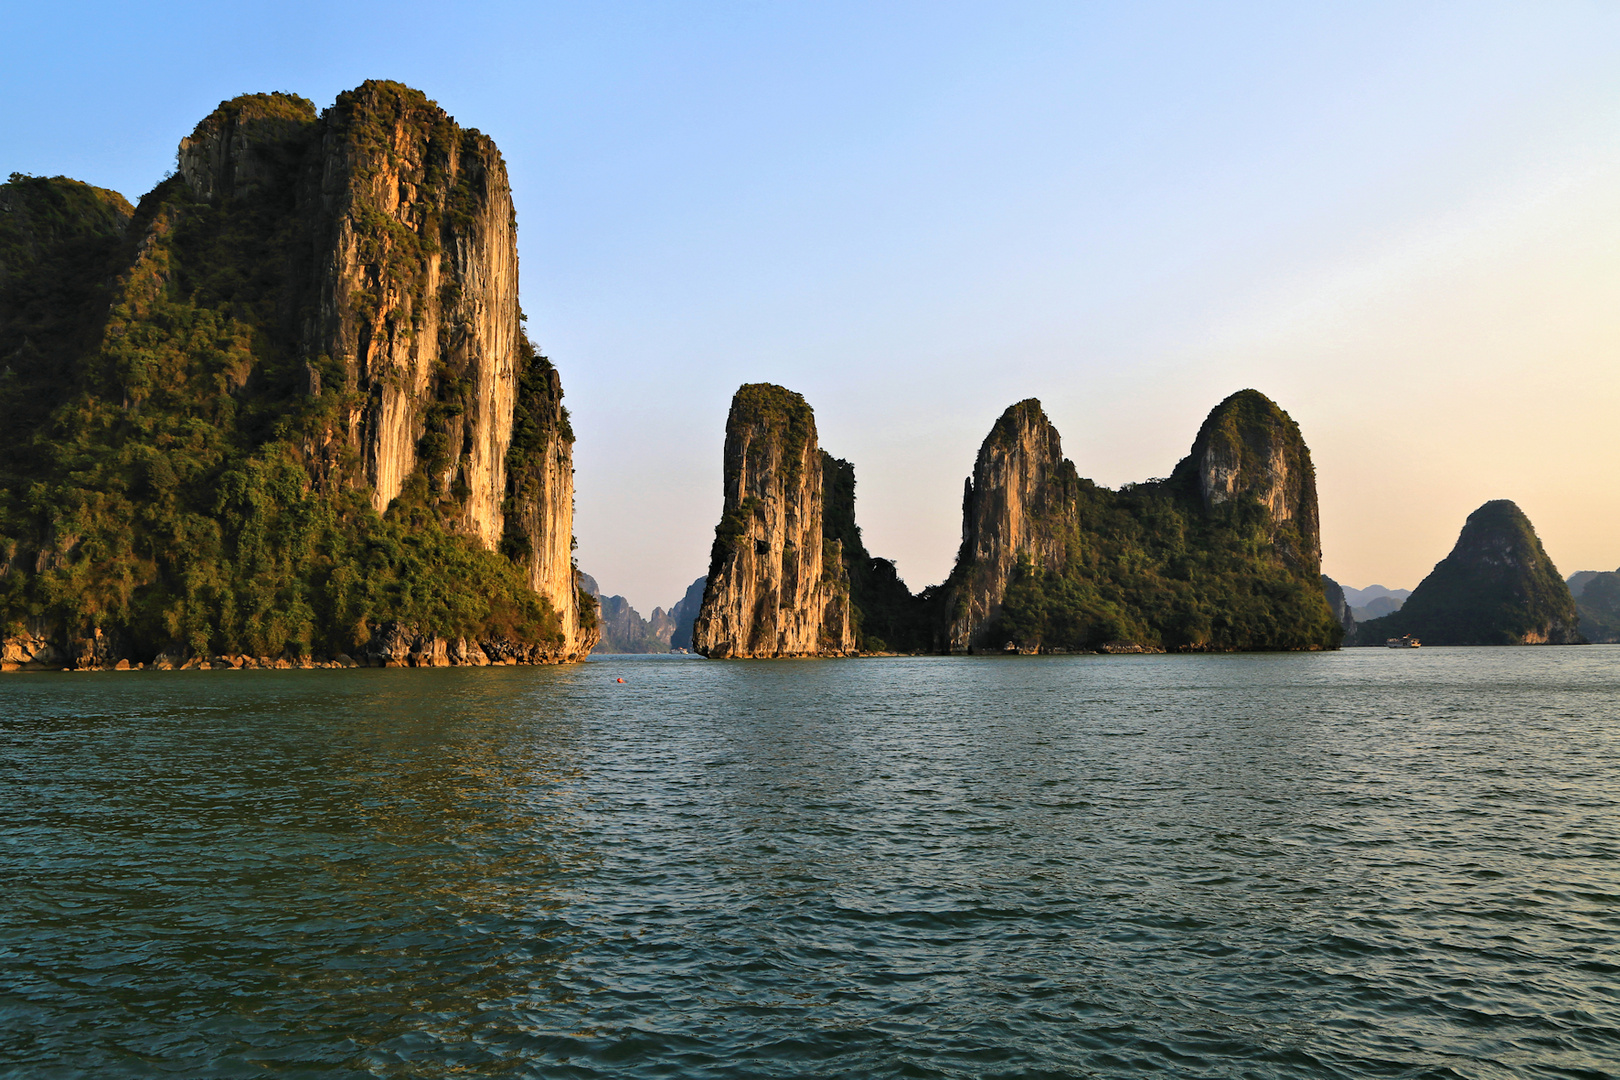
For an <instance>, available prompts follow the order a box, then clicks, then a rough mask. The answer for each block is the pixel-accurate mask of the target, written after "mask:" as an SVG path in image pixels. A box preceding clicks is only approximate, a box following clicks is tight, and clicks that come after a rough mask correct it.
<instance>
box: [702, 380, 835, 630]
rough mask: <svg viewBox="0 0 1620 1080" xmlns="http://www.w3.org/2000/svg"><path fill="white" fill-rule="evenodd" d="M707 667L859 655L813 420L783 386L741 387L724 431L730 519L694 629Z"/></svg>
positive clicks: (718, 539) (718, 536)
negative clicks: (829, 525)
mask: <svg viewBox="0 0 1620 1080" xmlns="http://www.w3.org/2000/svg"><path fill="white" fill-rule="evenodd" d="M692 644H693V648H694V650H695V651H697V652H700V653H702V654H703V655H704V656H709V657H716V658H719V657H770V656H841V655H848V654H850V653H853V652H854V651H855V627H854V623H853V619H852V615H851V611H850V603H849V580H848V576H847V573H846V571H845V569H844V565H843V557H842V550H841V545H840V544H839V543H838V542H837V541H826V540H824V537H823V535H822V465H821V451H820V448H819V447H818V446H817V445H816V423H815V416H814V415H813V414H812V412H811V411H810V406H809V405H808V404H806V403H805V400H804V398H802V397H800V396H799V395H798V394H795V393H793V392H791V391H789V390H785V389H783V388H782V387H779V386H771V385H769V384H765V383H755V384H749V385H746V386H743V387H742V388H741V389H740V390H738V391H737V394H736V396H735V397H733V398H732V401H731V414H730V416H729V417H728V419H727V421H726V449H725V511H724V514H723V515H722V517H721V520H720V524H719V526H718V527H717V528H716V529H715V541H714V549H713V552H712V554H711V557H710V563H709V576H708V580H707V583H706V585H705V587H704V592H703V604H702V607H701V609H700V610H699V612H698V616H697V620H696V622H695V623H694V625H693V628H692Z"/></svg>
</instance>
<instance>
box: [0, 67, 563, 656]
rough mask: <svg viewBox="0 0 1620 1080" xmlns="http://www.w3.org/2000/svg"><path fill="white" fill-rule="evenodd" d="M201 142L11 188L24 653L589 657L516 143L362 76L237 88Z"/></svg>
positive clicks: (7, 311)
mask: <svg viewBox="0 0 1620 1080" xmlns="http://www.w3.org/2000/svg"><path fill="white" fill-rule="evenodd" d="M178 166H179V168H178V172H177V174H176V175H175V176H173V177H171V178H170V179H168V180H165V181H164V182H163V183H161V184H159V185H158V186H157V187H156V188H154V189H153V190H152V191H151V192H149V193H148V194H147V195H146V196H144V197H143V198H142V199H141V202H140V205H139V207H138V208H136V209H134V210H133V212H131V211H130V209H129V208H128V207H127V205H125V204H123V202H122V200H121V199H118V198H117V197H116V196H113V195H112V194H111V193H106V192H98V191H97V190H96V189H93V188H87V187H85V186H84V185H79V184H75V183H73V182H72V181H66V180H51V181H41V180H34V179H30V178H23V177H14V178H13V180H12V182H11V183H9V184H7V185H5V186H4V187H3V188H0V202H3V203H4V204H6V205H11V206H14V207H17V208H20V209H21V211H22V212H12V213H8V214H5V215H0V357H4V358H5V362H6V365H7V366H6V373H5V375H4V378H3V380H0V421H3V422H4V423H5V425H6V427H7V430H8V431H9V432H10V433H11V438H10V439H9V440H8V442H7V445H6V447H5V448H4V450H0V487H3V491H4V493H5V499H4V502H3V503H0V537H3V539H0V543H3V545H4V547H3V553H4V556H5V559H6V562H5V572H4V575H3V577H0V619H3V621H4V626H5V633H6V635H7V636H6V643H5V647H4V655H3V660H4V662H5V663H6V664H7V665H8V666H19V665H21V666H80V667H86V666H113V665H117V664H118V663H120V662H124V663H128V662H131V661H133V662H137V663H156V664H158V665H159V666H178V665H187V664H207V663H213V664H217V663H222V662H228V663H235V664H241V663H310V662H314V661H315V660H324V661H326V662H334V661H336V660H337V659H338V658H343V659H344V660H347V661H349V662H370V663H380V664H407V663H409V664H430V665H433V664H483V663H491V662H506V661H510V660H517V661H524V662H536V661H555V660H565V659H573V658H578V657H582V656H583V655H584V654H585V653H586V652H588V651H589V649H590V647H591V645H592V644H593V643H594V641H595V629H594V610H595V605H594V601H593V600H591V599H590V598H589V597H588V596H586V597H582V596H581V594H580V591H579V588H578V584H577V582H576V580H575V570H574V567H573V564H572V555H571V547H572V538H573V469H572V444H573V432H572V430H571V429H570V427H569V424H568V416H567V412H566V410H565V409H564V408H563V406H562V386H561V382H560V380H559V379H558V377H557V373H556V371H555V369H553V368H552V366H551V364H550V363H549V362H548V361H547V360H546V358H545V357H543V356H541V355H539V354H538V353H537V352H536V351H535V349H534V347H533V346H532V345H531V344H530V343H529V341H528V339H527V337H526V336H525V335H524V332H523V329H522V324H521V313H520V311H519V308H518V263H517V233H516V224H515V222H516V217H515V214H514V212H513V207H512V197H511V188H510V185H509V184H508V181H507V177H506V166H505V163H504V162H503V161H502V159H501V155H500V152H499V151H498V150H497V149H496V147H495V144H494V143H493V142H492V141H491V140H490V139H489V138H488V137H486V136H484V135H482V134H480V133H479V132H478V131H476V130H474V129H470V128H462V127H461V126H460V125H458V124H457V123H456V122H455V120H454V119H452V118H451V117H450V116H448V115H447V114H446V113H445V112H444V111H443V110H442V109H440V108H439V107H438V106H437V105H436V104H434V103H433V102H432V101H430V100H429V99H428V98H427V97H426V96H424V95H423V94H421V93H420V92H418V91H416V90H413V89H410V88H409V87H406V86H402V85H400V84H398V83H391V82H367V83H364V84H363V85H361V86H359V87H357V88H356V89H354V90H351V91H348V92H346V93H344V94H341V95H339V97H338V100H337V102H336V103H335V104H334V105H333V106H332V107H331V108H329V109H327V110H325V111H324V112H321V113H318V114H317V112H316V110H315V108H314V106H313V105H311V104H310V102H308V101H306V100H305V99H303V98H300V97H296V96H293V95H289V94H250V95H245V96H243V97H239V98H235V99H233V100H231V101H227V102H224V103H222V104H221V105H220V107H219V108H218V109H216V110H215V111H214V112H213V113H212V114H210V115H209V116H208V117H207V118H205V119H204V120H203V121H202V122H201V123H199V124H198V125H197V127H196V129H195V130H194V131H193V132H192V133H191V135H189V136H188V137H186V138H185V139H183V140H182V141H181V143H180V149H179V153H178Z"/></svg>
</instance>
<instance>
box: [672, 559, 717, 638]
mask: <svg viewBox="0 0 1620 1080" xmlns="http://www.w3.org/2000/svg"><path fill="white" fill-rule="evenodd" d="M707 583H708V578H703V577H700V578H698V579H697V580H696V581H694V582H692V584H690V585H688V586H687V587H686V593H685V595H683V596H682V597H681V598H680V599H679V600H677V601H676V602H675V604H674V606H673V607H671V608H670V609H669V617H670V621H671V622H673V623H674V626H672V627H671V628H670V631H669V647H670V648H671V649H686V650H688V651H691V649H692V627H693V625H694V624H695V623H696V622H697V617H698V613H699V612H700V611H702V610H703V587H704V585H706V584H707Z"/></svg>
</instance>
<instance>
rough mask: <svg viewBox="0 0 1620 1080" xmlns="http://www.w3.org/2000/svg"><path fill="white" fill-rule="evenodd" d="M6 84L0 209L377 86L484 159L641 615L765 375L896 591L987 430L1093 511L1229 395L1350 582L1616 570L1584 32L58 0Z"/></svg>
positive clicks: (1610, 297) (1165, 455)
mask: <svg viewBox="0 0 1620 1080" xmlns="http://www.w3.org/2000/svg"><path fill="white" fill-rule="evenodd" d="M0 49H3V50H4V53H3V56H4V61H5V62H4V63H3V64H0V91H3V93H4V100H5V101H6V102H7V108H6V109H5V110H3V112H0V147H4V150H5V160H4V161H0V172H9V171H11V170H13V169H15V170H19V171H24V172H29V173H35V174H57V173H62V174H66V175H69V176H73V177H77V178H79V179H82V180H86V181H89V182H91V183H95V184H99V185H102V186H106V187H112V188H115V189H117V190H119V191H122V192H124V193H125V194H126V195H128V196H130V197H131V198H135V197H138V196H139V195H140V194H141V193H142V192H144V191H145V190H147V189H148V188H149V187H151V186H152V184H154V183H155V182H156V181H157V180H158V179H159V178H161V176H162V175H163V173H164V172H165V170H166V169H168V168H169V167H170V166H171V165H172V163H173V157H174V149H175V146H176V144H177V143H178V141H179V139H180V138H181V137H182V136H183V135H185V134H186V133H188V132H189V131H190V130H191V128H192V127H193V126H194V125H195V123H196V122H197V121H198V120H199V119H201V118H202V117H203V116H205V115H206V114H207V113H208V112H209V111H210V110H211V109H212V108H213V107H214V105H215V104H217V103H218V102H219V101H220V100H222V99H224V98H228V97H230V96H233V95H235V94H238V93H244V92H251V91H262V90H288V91H293V92H296V93H300V94H303V95H304V96H306V97H308V98H310V99H311V100H313V101H314V102H315V103H316V105H317V106H319V107H325V106H326V105H328V104H330V103H331V101H332V100H333V98H334V97H335V96H336V95H337V93H338V92H339V91H341V90H343V89H346V88H348V87H351V86H354V85H356V84H358V83H359V82H360V81H362V80H363V79H366V78H392V79H398V80H401V81H404V82H408V83H410V84H412V85H414V86H416V87H418V88H420V89H422V90H423V91H425V92H426V93H427V94H428V95H429V96H430V97H432V98H434V99H435V100H437V101H438V102H439V103H440V104H441V105H443V106H444V107H445V108H446V109H447V110H448V111H449V112H451V113H452V114H453V115H454V116H455V117H456V118H457V119H458V120H459V121H460V122H462V123H463V124H466V125H469V126H475V127H478V128H480V129H482V130H484V131H486V132H488V133H489V134H490V135H492V136H493V137H494V138H495V140H496V141H497V143H498V144H499V145H500V147H501V149H502V151H503V153H504V154H505V156H506V159H507V164H508V168H509V170H510V173H511V177H512V182H513V189H514V194H515V198H516V201H517V210H518V222H519V243H520V250H521V256H522V282H523V286H522V287H523V300H524V306H525V309H526V310H527V312H528V314H529V327H530V332H531V335H532V336H534V337H535V338H536V340H537V342H538V343H539V344H540V345H541V347H542V348H543V349H544V350H545V351H546V352H547V353H548V355H550V356H551V358H552V359H553V360H554V361H555V362H556V363H557V365H558V367H559V368H560V369H561V371H562V374H563V380H564V386H565V389H566V392H567V395H568V402H569V405H570V407H571V408H572V410H573V413H574V418H575V429H576V431H577V433H578V435H579V442H578V444H577V447H576V461H577V482H578V498H577V510H578V515H577V521H576V531H577V533H578V536H579V543H580V548H579V558H580V563H581V565H582V566H583V567H584V568H585V569H586V570H587V571H589V572H591V573H592V574H594V575H595V576H596V577H597V578H598V580H599V581H600V582H601V584H602V586H603V587H604V588H605V589H607V590H608V591H610V592H621V593H623V594H625V595H627V596H628V597H629V598H630V599H631V601H632V602H633V603H634V604H635V605H636V606H637V607H639V608H640V609H641V610H642V611H643V612H647V611H649V610H650V609H651V608H652V607H653V606H654V605H655V604H657V605H663V606H668V605H669V604H670V603H672V602H673V601H674V600H675V599H677V598H678V597H679V596H680V595H681V592H682V591H683V590H684V588H685V586H686V584H687V583H689V582H690V581H691V580H692V578H694V577H696V576H698V575H699V574H701V573H702V572H703V570H704V568H705V566H706V563H707V553H708V546H709V540H710V537H711V536H712V530H713V527H714V523H715V521H716V520H717V519H718V516H719V509H720V451H721V443H722V436H723V430H722V429H723V425H724V421H725V413H726V408H727V405H728V403H729V398H730V395H731V393H732V391H733V390H734V389H735V388H736V386H737V385H738V384H739V383H741V382H744V381H761V380H768V381H773V382H780V383H783V384H784V385H787V386H789V387H791V388H793V389H795V390H798V391H800V392H802V393H803V394H805V396H806V397H807V398H808V399H809V400H810V403H811V404H812V405H813V406H814V407H815V409H816V415H817V422H818V426H819V428H820V433H821V441H822V444H823V446H825V447H827V448H828V449H829V450H831V451H832V452H834V453H836V454H838V455H839V456H841V457H846V458H849V459H850V460H852V461H853V462H854V463H855V466H856V475H857V480H858V492H859V503H858V514H859V518H860V521H861V523H862V525H863V527H864V529H865V532H866V538H867V544H868V547H869V548H870V549H871V550H872V551H873V552H874V553H875V554H881V555H886V556H889V557H894V558H897V559H898V560H899V563H900V570H901V573H902V574H903V575H904V576H905V577H906V579H907V581H908V582H910V583H911V584H912V585H913V586H914V587H921V586H922V585H925V584H929V583H932V582H936V581H938V580H940V579H941V578H943V576H944V575H945V573H946V572H947V571H948V569H949V563H950V559H951V557H952V556H953V555H954V552H955V548H956V544H957V541H958V539H959V535H960V518H959V515H960V493H961V485H962V479H963V477H964V476H966V475H967V473H968V472H969V471H970V470H971V467H972V462H973V457H974V454H975V452H976V450H977V447H978V443H979V441H980V440H981V439H982V438H983V437H984V435H985V434H986V433H987V432H988V430H989V427H990V425H991V423H992V422H993V421H994V420H995V418H996V416H997V415H999V413H1000V412H1001V410H1002V409H1003V408H1005V407H1006V406H1007V405H1008V404H1011V403H1012V402H1014V401H1017V400H1020V399H1022V398H1025V397H1030V396H1036V397H1039V398H1040V399H1041V400H1042V401H1043V402H1044V403H1045V404H1046V406H1047V410H1048V413H1049V414H1050V415H1051V416H1052V419H1053V421H1054V422H1055V423H1056V424H1057V426H1058V429H1059V430H1060V432H1062V434H1063V437H1064V446H1065V450H1066V452H1067V453H1068V455H1069V456H1070V457H1072V458H1073V459H1074V460H1075V463H1076V465H1077V467H1078V468H1079V470H1080V472H1081V474H1082V475H1085V476H1090V477H1093V478H1094V479H1096V480H1098V481H1099V482H1101V483H1105V484H1111V485H1113V484H1119V483H1123V482H1128V481H1132V480H1140V479H1144V478H1146V477H1148V476H1159V475H1164V474H1165V473H1167V472H1168V471H1169V470H1170V468H1171V467H1172V466H1173V465H1174V463H1175V461H1176V460H1177V459H1178V458H1179V457H1180V456H1181V455H1182V454H1184V453H1185V452H1186V449H1187V447H1188V445H1189V444H1190V442H1191V440H1192V437H1193V435H1194V433H1195V432H1196V430H1197V428H1198V424H1199V422H1200V420H1201V419H1202V418H1203V415H1204V414H1205V413H1206V412H1207V411H1208V409H1209V408H1210V407H1212V406H1213V405H1214V404H1215V403H1216V402H1217V401H1219V400H1220V399H1221V398H1222V397H1224V396H1225V395H1226V394H1228V393H1230V392H1232V391H1234V390H1237V389H1240V388H1242V387H1245V386H1254V387H1257V388H1258V389H1260V390H1263V391H1265V392H1266V393H1268V394H1270V395H1271V396H1272V397H1273V398H1275V399H1276V400H1277V401H1278V402H1279V403H1280V404H1282V405H1283V407H1284V408H1286V409H1287V410H1288V411H1289V412H1290V413H1291V414H1292V415H1293V416H1294V418H1295V419H1296V420H1298V421H1299V422H1300V424H1301V426H1302V427H1303V429H1304V432H1305V436H1306V439H1307V441H1308V442H1309V444H1310V445H1311V447H1312V451H1313V454H1314V456H1315V461H1316V466H1317V476H1318V489H1319V492H1320V495H1321V499H1322V508H1323V528H1324V537H1323V540H1324V550H1325V562H1324V569H1325V570H1326V571H1327V572H1328V573H1330V574H1333V575H1335V576H1336V577H1339V578H1340V579H1341V580H1343V581H1344V582H1345V583H1346V584H1351V585H1357V586H1364V585H1368V584H1372V583H1374V582H1380V583H1382V584H1385V585H1389V586H1405V587H1411V586H1413V585H1415V584H1416V583H1417V581H1418V580H1419V579H1420V578H1421V577H1422V575H1423V574H1424V573H1426V572H1427V571H1428V569H1429V567H1430V566H1432V565H1433V563H1434V562H1435V561H1436V560H1438V559H1439V558H1440V557H1441V556H1443V555H1444V554H1445V552H1446V551H1447V550H1448V549H1449V547H1450V544H1451V543H1452V541H1453V540H1454V539H1455V537H1456V533H1457V531H1458V529H1460V527H1461V525H1462V521H1463V519H1464V517H1466V515H1467V513H1468V512H1469V511H1471V510H1473V509H1474V508H1475V507H1477V506H1478V505H1479V504H1480V503H1483V502H1484V501H1486V500H1487V499H1491V498H1511V499H1514V500H1516V501H1517V502H1519V504H1520V505H1521V506H1522V507H1523V508H1524V509H1525V511H1526V512H1527V513H1528V514H1529V515H1530V517H1531V519H1532V521H1534V522H1535V523H1536V525H1537V527H1538V529H1539V531H1540V533H1541V535H1542V538H1543V540H1544V541H1545V543H1546V545H1547V547H1548V550H1549V552H1550V553H1551V554H1552V556H1553V558H1554V560H1555V561H1556V562H1557V564H1558V566H1559V568H1560V569H1561V570H1563V571H1564V572H1565V573H1569V572H1572V571H1574V570H1577V569H1611V568H1614V567H1615V566H1617V565H1620V483H1616V479H1615V478H1616V476H1617V474H1620V440H1615V439H1614V438H1613V436H1612V434H1611V431H1612V429H1613V423H1614V417H1615V416H1616V415H1620V375H1617V371H1620V365H1617V364H1616V361H1617V360H1620V303H1617V302H1616V300H1617V297H1620V292H1617V286H1620V140H1617V133H1620V6H1615V5H1609V4H1595V3H1594V4H1582V3H1546V4H1511V5H1510V4H1502V5H1493V4H1489V3H1470V4H1417V3H1403V4H1389V5H1379V4H1372V3H1355V4H1315V5H1301V4H1291V3H1290V4H1247V5H1245V4H1228V5H1205V4H1190V3H1189V4H1163V5H1154V4H1081V3H1067V4H1041V3H1030V4H1018V3H995V4H989V3H985V4H952V3H927V4H907V3H867V4H839V3H817V4H786V3H783V4H767V3H737V4H701V3H687V4H631V3H625V4H583V3H581V4H545V3H537V4H511V5H500V4H486V5H467V6H465V7H463V8H457V9H452V8H449V7H447V6H442V5H420V4H390V5H379V4H350V5H343V4H329V5H300V4H296V3H278V4H274V5H269V4H265V5H218V4H212V5H206V6H203V5H194V6H193V5H182V4H170V5H161V4H159V5H143V6H139V7H137V6H134V5H116V6H114V5H106V4H72V3H65V4H57V5H54V6H47V5H32V6H29V7H27V8H23V7H21V6H20V5H14V6H13V10H9V11H8V12H7V17H6V36H5V41H4V44H3V45H0Z"/></svg>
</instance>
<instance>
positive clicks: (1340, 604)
mask: <svg viewBox="0 0 1620 1080" xmlns="http://www.w3.org/2000/svg"><path fill="white" fill-rule="evenodd" d="M1322 595H1323V596H1325V597H1327V602H1328V610H1330V611H1332V612H1333V617H1334V618H1335V619H1337V620H1339V625H1340V626H1342V627H1344V633H1345V637H1346V638H1347V639H1348V638H1349V636H1350V635H1351V634H1353V633H1354V632H1355V629H1356V616H1355V613H1354V612H1353V611H1351V610H1350V601H1349V600H1347V599H1345V596H1344V587H1343V586H1342V585H1340V584H1339V583H1338V582H1337V581H1334V580H1333V579H1332V578H1330V577H1328V576H1327V575H1326V574H1323V575H1322Z"/></svg>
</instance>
